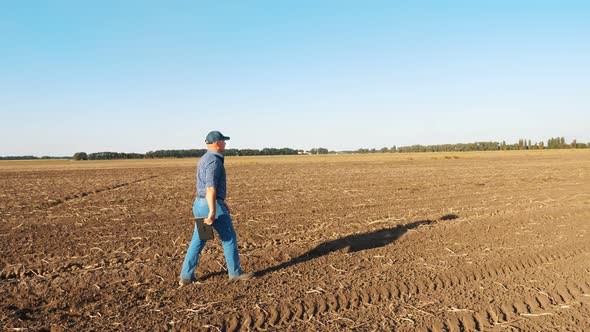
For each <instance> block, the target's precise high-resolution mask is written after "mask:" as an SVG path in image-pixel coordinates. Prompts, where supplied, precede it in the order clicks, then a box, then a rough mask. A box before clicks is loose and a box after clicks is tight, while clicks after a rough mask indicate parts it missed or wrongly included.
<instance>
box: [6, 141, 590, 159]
mask: <svg viewBox="0 0 590 332" xmlns="http://www.w3.org/2000/svg"><path fill="white" fill-rule="evenodd" d="M588 148H590V143H578V142H577V141H576V140H575V139H574V140H572V141H571V142H570V143H569V144H568V143H566V142H565V138H564V137H554V138H550V139H549V140H547V143H545V142H543V141H540V142H532V141H531V140H530V139H529V140H527V139H519V140H518V142H517V143H514V144H506V141H502V142H475V143H458V144H438V145H411V146H401V147H397V146H395V145H394V146H392V147H383V148H381V149H375V148H372V149H366V148H362V149H358V150H355V151H341V152H339V153H404V152H462V151H506V150H543V149H588ZM206 152H207V150H206V149H191V150H156V151H149V152H147V153H145V154H141V153H121V152H96V153H90V154H87V153H86V152H76V153H75V154H74V155H73V157H50V156H43V157H36V156H8V157H1V156H0V160H31V159H33V160H34V159H74V160H110V159H144V158H145V159H149V158H198V157H201V156H203V155H204V154H205V153H206ZM328 153H337V152H335V151H329V150H328V149H326V148H321V147H320V148H313V149H310V150H309V151H304V150H296V149H290V148H280V149H277V148H264V149H261V150H259V149H227V150H225V155H226V156H275V155H296V154H328Z"/></svg>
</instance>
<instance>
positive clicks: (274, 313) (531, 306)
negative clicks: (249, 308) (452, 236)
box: [222, 248, 590, 331]
mask: <svg viewBox="0 0 590 332" xmlns="http://www.w3.org/2000/svg"><path fill="white" fill-rule="evenodd" d="M588 252H590V249H587V248H577V249H572V250H561V251H555V252H549V253H544V254H538V255H533V256H528V257H526V256H525V257H519V259H518V260H517V261H511V262H502V261H500V262H494V263H489V264H482V265H480V266H474V267H468V268H463V269H459V268H457V269H450V270H447V271H445V272H444V273H440V274H439V275H437V276H436V277H435V278H433V279H429V278H426V277H423V278H418V279H414V280H405V281H401V282H394V283H391V284H385V285H380V286H369V287H366V288H357V289H352V290H349V291H338V292H336V293H323V294H311V295H308V296H306V297H305V298H304V299H302V300H297V301H295V302H292V301H290V302H287V301H284V302H281V303H280V304H278V305H272V306H269V307H268V308H267V309H265V310H266V312H265V311H264V310H257V311H256V312H250V313H244V314H242V315H239V316H234V317H230V318H229V319H227V320H226V321H225V322H224V323H223V326H222V328H224V329H226V330H227V331H238V330H240V329H256V330H265V329H269V328H278V327H281V326H284V325H285V324H288V323H289V322H292V321H294V320H309V319H312V318H313V317H315V316H317V315H320V314H323V313H326V312H338V311H343V310H352V309H355V308H359V307H360V306H363V305H370V304H373V305H374V304H379V303H385V302H391V301H399V302H405V301H407V300H408V299H410V298H411V297H412V296H415V295H417V294H420V293H427V292H430V291H440V290H443V289H449V288H453V287H458V286H461V285H465V284H467V283H469V282H474V281H482V280H485V279H488V278H496V277H502V276H506V275H509V274H511V273H516V272H522V271H526V270H528V269H532V268H536V267H538V266H541V265H543V264H547V263H552V262H554V261H558V260H565V259H570V258H574V257H576V256H579V255H582V254H585V253H588ZM584 294H590V284H588V283H587V282H584V283H575V284H563V285H561V286H560V287H558V288H556V289H555V290H554V291H553V292H551V293H548V294H547V296H544V295H543V294H542V293H540V294H539V295H538V296H536V297H535V298H534V299H532V298H527V299H526V300H523V301H522V302H515V303H508V304H502V305H494V306H490V308H489V310H487V311H485V312H483V311H482V312H475V313H472V314H465V313H462V314H461V315H458V316H460V317H455V316H452V317H451V318H448V320H447V321H445V322H443V323H442V326H443V327H444V329H443V330H446V331H469V330H481V329H482V328H485V327H488V326H493V325H495V324H501V323H505V322H510V321H512V320H514V319H515V318H518V317H520V316H522V315H526V314H532V315H534V314H535V313H536V312H538V311H533V310H538V309H539V308H540V309H542V310H545V309H549V308H552V307H554V306H558V305H562V304H566V303H569V302H570V301H572V300H575V299H577V298H579V297H580V296H584ZM236 322H237V323H236ZM230 327H231V329H230ZM426 328H427V330H431V331H438V330H437V328H436V326H435V325H432V326H428V327H426Z"/></svg>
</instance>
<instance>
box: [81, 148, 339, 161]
mask: <svg viewBox="0 0 590 332" xmlns="http://www.w3.org/2000/svg"><path fill="white" fill-rule="evenodd" d="M300 151H302V150H294V149H289V148H281V149H276V148H264V149H262V150H258V149H227V150H225V152H224V155H226V156H275V155H294V154H299V152H300ZM326 151H327V150H326ZM206 152H207V150H206V149H191V150H157V151H149V152H147V153H145V154H141V153H120V152H97V153H90V154H87V153H86V152H76V153H75V154H74V156H73V157H72V159H74V160H107V159H150V158H198V157H201V156H203V155H204V154H205V153H206Z"/></svg>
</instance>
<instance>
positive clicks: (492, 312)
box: [417, 281, 590, 332]
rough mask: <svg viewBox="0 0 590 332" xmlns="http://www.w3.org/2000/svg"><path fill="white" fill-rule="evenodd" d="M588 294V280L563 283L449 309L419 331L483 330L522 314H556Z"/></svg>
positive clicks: (589, 286)
mask: <svg viewBox="0 0 590 332" xmlns="http://www.w3.org/2000/svg"><path fill="white" fill-rule="evenodd" d="M588 296H590V284H589V283H588V281H573V282H568V283H562V284H559V285H558V286H556V287H555V289H554V290H553V291H551V292H549V293H544V292H539V294H538V295H537V296H534V297H531V296H528V297H525V298H524V299H520V300H516V301H515V302H510V303H502V304H490V305H488V307H487V308H485V309H481V310H479V311H473V312H468V311H462V312H456V313H451V315H450V316H449V317H447V318H446V319H437V320H435V321H433V322H430V323H428V324H425V325H422V326H419V327H417V330H418V331H429V332H435V331H485V330H489V329H491V328H494V327H495V326H496V325H502V324H509V323H513V322H516V321H518V320H521V319H524V318H535V317H542V316H551V315H555V314H557V312H558V311H559V310H560V309H561V308H562V306H565V307H567V306H569V305H570V304H572V303H580V302H581V301H582V300H583V299H584V298H587V297H588Z"/></svg>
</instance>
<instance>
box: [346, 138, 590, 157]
mask: <svg viewBox="0 0 590 332" xmlns="http://www.w3.org/2000/svg"><path fill="white" fill-rule="evenodd" d="M587 148H590V143H578V142H577V141H576V140H575V139H574V140H573V141H572V142H571V143H570V144H567V143H566V142H565V138H564V137H555V138H551V139H549V140H548V141H547V144H545V142H542V141H541V142H532V141H531V140H527V139H520V140H518V142H517V143H514V144H506V141H503V142H475V143H458V144H438V145H411V146H401V147H396V146H393V147H391V148H387V147H383V148H381V149H379V150H377V149H358V150H356V151H353V152H355V153H383V152H400V153H403V152H463V151H507V150H543V149H587Z"/></svg>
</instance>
